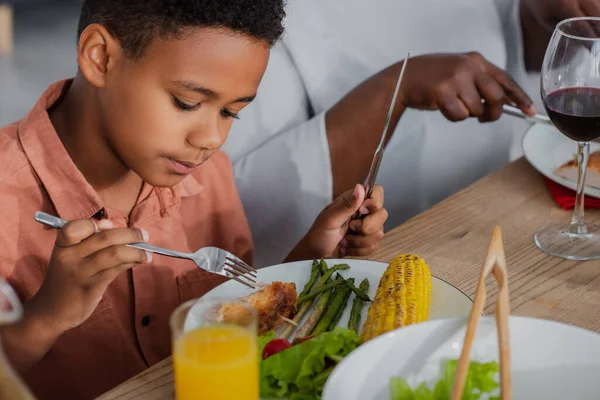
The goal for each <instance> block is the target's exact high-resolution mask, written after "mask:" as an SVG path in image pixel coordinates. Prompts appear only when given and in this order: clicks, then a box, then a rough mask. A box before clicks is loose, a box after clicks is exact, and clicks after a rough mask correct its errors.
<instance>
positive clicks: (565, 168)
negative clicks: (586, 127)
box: [554, 151, 600, 189]
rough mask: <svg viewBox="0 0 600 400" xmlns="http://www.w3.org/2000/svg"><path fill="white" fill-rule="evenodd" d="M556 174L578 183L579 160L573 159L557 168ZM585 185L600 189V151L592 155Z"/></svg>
mask: <svg viewBox="0 0 600 400" xmlns="http://www.w3.org/2000/svg"><path fill="white" fill-rule="evenodd" d="M554 173H555V174H556V175H558V176H560V177H563V178H565V179H568V180H570V181H573V182H577V174H578V168H577V159H571V160H569V161H567V162H566V163H564V164H563V165H562V166H560V167H558V168H556V169H555V170H554ZM585 185H586V186H591V187H595V188H597V189H600V151H594V152H592V153H590V158H589V161H588V167H587V175H586V178H585Z"/></svg>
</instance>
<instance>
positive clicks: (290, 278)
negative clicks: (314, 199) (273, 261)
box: [186, 259, 472, 326]
mask: <svg viewBox="0 0 600 400" xmlns="http://www.w3.org/2000/svg"><path fill="white" fill-rule="evenodd" d="M326 261H327V265H328V266H329V267H332V266H333V265H335V264H343V263H345V264H348V265H350V269H349V270H346V271H340V273H341V275H342V276H344V277H345V278H355V284H356V286H358V284H359V283H360V282H361V281H362V280H363V279H364V278H367V279H369V283H370V285H369V292H368V294H369V297H371V299H373V298H374V297H375V292H376V290H377V286H378V285H379V279H380V278H381V276H382V275H383V273H384V272H385V270H386V268H387V266H388V264H385V263H381V262H375V261H364V260H351V259H348V260H345V259H344V260H335V259H332V260H326ZM311 266H312V262H310V261H298V262H293V263H286V264H280V265H275V266H272V267H267V268H262V269H259V270H258V281H259V282H264V283H270V282H277V281H279V282H294V283H295V284H296V289H297V291H298V293H300V292H301V291H302V288H303V287H304V285H305V284H306V282H307V281H308V279H309V277H310V272H311ZM431 286H432V287H431V307H430V311H429V319H430V320H432V319H437V318H450V317H464V316H468V315H469V312H470V311H471V306H472V301H471V299H470V298H469V297H468V296H467V295H466V294H464V293H463V292H461V291H460V290H458V289H457V288H455V287H454V286H452V285H450V284H449V283H447V282H445V281H443V280H441V279H438V278H436V277H433V278H432V285H431ZM250 293H252V290H250V289H248V288H246V287H245V286H243V285H241V284H239V283H238V282H235V281H229V282H226V283H223V284H222V285H220V286H217V287H216V288H214V289H213V290H211V291H210V292H208V293H207V294H205V295H204V296H203V299H210V298H223V299H235V298H237V297H242V296H247V295H248V294H250ZM352 298H353V297H351V299H352ZM368 308H369V307H368V305H365V307H363V312H362V317H361V326H362V323H363V322H364V321H365V318H366V313H367V310H368ZM350 309H351V307H349V306H347V307H346V309H345V311H344V314H343V316H342V318H341V319H340V322H339V324H338V325H339V326H347V324H348V318H349V317H350ZM193 314H194V312H193V308H192V310H190V316H189V317H188V320H190V319H193ZM305 318H306V317H305ZM187 322H188V321H186V325H187ZM302 322H304V321H302ZM302 322H301V324H302ZM191 323H192V321H190V324H191Z"/></svg>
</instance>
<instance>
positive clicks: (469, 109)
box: [399, 53, 536, 122]
mask: <svg viewBox="0 0 600 400" xmlns="http://www.w3.org/2000/svg"><path fill="white" fill-rule="evenodd" d="M405 74H406V76H405V77H404V80H403V82H402V85H401V86H400V96H399V99H401V101H402V103H403V104H404V106H405V107H410V108H416V109H420V110H440V111H441V112H442V114H443V115H444V116H445V117H446V118H448V119H449V120H451V121H461V120H464V119H466V118H468V117H470V116H474V117H478V118H479V120H480V121H481V122H487V121H495V120H497V119H498V118H500V116H501V115H502V106H503V105H504V104H505V103H513V104H515V105H516V106H517V107H519V108H520V109H521V110H522V111H523V112H525V113H526V114H528V115H533V114H535V111H536V110H535V106H534V105H533V101H532V100H531V99H530V98H529V96H528V95H527V94H526V93H525V92H524V91H523V89H521V88H520V87H519V86H518V85H517V84H516V83H515V82H514V81H513V79H512V78H511V77H510V76H509V75H508V74H507V73H506V72H505V71H503V70H502V69H500V68H498V67H496V66H495V65H493V64H491V63H490V62H489V61H487V60H486V59H485V58H484V57H483V56H482V55H480V54H479V53H466V54H431V55H424V56H418V57H414V58H411V59H410V60H409V61H408V65H407V66H406V72H405ZM482 100H485V103H482Z"/></svg>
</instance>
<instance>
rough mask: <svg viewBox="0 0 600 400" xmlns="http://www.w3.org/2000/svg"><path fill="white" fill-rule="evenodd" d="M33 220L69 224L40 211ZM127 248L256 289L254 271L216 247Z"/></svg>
mask: <svg viewBox="0 0 600 400" xmlns="http://www.w3.org/2000/svg"><path fill="white" fill-rule="evenodd" d="M34 218H35V220H36V221H37V222H39V223H41V224H44V225H47V226H50V227H52V228H56V229H60V228H62V227H63V226H65V225H66V224H67V222H69V221H66V220H64V219H62V218H58V217H55V216H54V215H50V214H47V213H45V212H41V211H38V212H36V213H35V215H34ZM127 246H129V247H134V248H136V249H140V250H145V251H149V252H151V253H156V254H162V255H163V256H168V257H175V258H184V259H188V260H192V261H193V262H195V263H196V265H197V266H198V268H200V269H203V270H204V271H207V272H211V273H213V274H219V275H222V276H226V277H228V278H231V279H233V280H235V281H237V282H239V283H241V284H243V285H246V286H248V287H249V288H252V289H256V288H257V285H256V270H255V269H254V268H252V267H251V266H249V265H248V264H246V263H245V262H244V261H243V260H241V259H239V258H238V257H236V256H235V255H233V254H231V253H230V252H228V251H225V250H223V249H220V248H218V247H203V248H201V249H200V250H198V251H197V252H195V253H183V252H181V251H175V250H169V249H165V248H162V247H158V246H154V245H151V244H148V243H132V244H128V245H127Z"/></svg>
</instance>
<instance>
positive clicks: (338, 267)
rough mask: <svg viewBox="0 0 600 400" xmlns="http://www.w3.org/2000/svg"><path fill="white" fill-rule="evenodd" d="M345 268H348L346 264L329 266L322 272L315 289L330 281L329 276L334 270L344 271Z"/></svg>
mask: <svg viewBox="0 0 600 400" xmlns="http://www.w3.org/2000/svg"><path fill="white" fill-rule="evenodd" d="M347 269H350V266H349V265H348V264H337V265H334V266H333V267H331V268H329V269H328V270H327V271H326V272H325V273H323V276H321V279H319V281H318V282H317V285H316V286H315V289H318V288H319V287H321V286H323V285H324V284H326V283H329V282H330V281H331V279H330V278H331V277H332V276H333V274H334V273H335V271H345V270H347ZM313 290H314V289H313Z"/></svg>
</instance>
